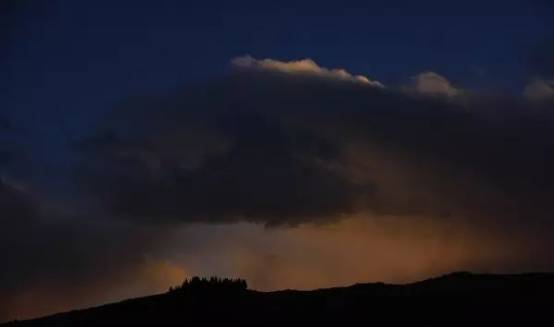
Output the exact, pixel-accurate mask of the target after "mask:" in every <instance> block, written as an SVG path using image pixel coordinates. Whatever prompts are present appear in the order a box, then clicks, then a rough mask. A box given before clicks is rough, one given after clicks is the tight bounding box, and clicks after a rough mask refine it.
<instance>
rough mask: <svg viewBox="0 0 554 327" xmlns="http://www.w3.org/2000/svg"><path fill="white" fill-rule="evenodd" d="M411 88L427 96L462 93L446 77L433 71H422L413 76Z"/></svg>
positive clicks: (451, 95) (449, 95)
mask: <svg viewBox="0 0 554 327" xmlns="http://www.w3.org/2000/svg"><path fill="white" fill-rule="evenodd" d="M413 89H414V91H416V92H417V93H420V94H423V95H428V96H442V97H454V96H459V95H462V94H463V90H461V89H459V88H456V87H454V86H453V85H452V83H450V81H449V80H448V79H446V77H444V76H442V75H439V74H437V73H435V72H424V73H421V74H419V75H417V76H415V77H414V78H413Z"/></svg>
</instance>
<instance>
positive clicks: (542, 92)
mask: <svg viewBox="0 0 554 327" xmlns="http://www.w3.org/2000/svg"><path fill="white" fill-rule="evenodd" d="M523 95H524V96H525V97H526V98H528V99H529V100H534V101H543V100H550V99H554V80H543V79H536V80H534V81H532V82H531V83H529V84H528V85H527V86H526V87H525V90H524V91H523Z"/></svg>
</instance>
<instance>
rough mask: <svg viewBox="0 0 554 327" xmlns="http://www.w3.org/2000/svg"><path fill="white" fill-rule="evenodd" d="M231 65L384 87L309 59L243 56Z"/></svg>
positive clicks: (379, 83) (364, 77)
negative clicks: (288, 59)
mask: <svg viewBox="0 0 554 327" xmlns="http://www.w3.org/2000/svg"><path fill="white" fill-rule="evenodd" d="M231 64H232V65H233V66H235V67H239V68H246V69H260V70H268V71H278V72H282V73H287V74H305V75H314V76H319V77H324V78H331V79H338V80H344V81H352V82H358V83H363V84H368V85H370V86H374V87H379V88H384V87H385V86H384V85H383V84H382V83H381V82H379V81H374V80H370V79H369V78H367V77H366V76H363V75H352V74H350V73H349V72H348V71H346V70H344V69H341V68H333V69H329V68H325V67H321V66H319V65H318V64H317V63H316V62H315V61H313V60H312V59H310V58H306V59H301V60H291V61H280V60H275V59H269V58H267V59H256V58H253V57H252V56H250V55H245V56H241V57H236V58H233V59H232V60H231Z"/></svg>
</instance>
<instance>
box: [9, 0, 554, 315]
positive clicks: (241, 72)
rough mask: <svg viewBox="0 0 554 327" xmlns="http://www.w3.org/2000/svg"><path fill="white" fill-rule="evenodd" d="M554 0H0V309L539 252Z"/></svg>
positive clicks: (524, 262) (535, 264) (512, 259)
mask: <svg viewBox="0 0 554 327" xmlns="http://www.w3.org/2000/svg"><path fill="white" fill-rule="evenodd" d="M552 167H554V4H553V2H552V1H550V0H494V1H493V0H491V1H483V0H480V1H469V0H466V1H430V0H428V1H412V0H389V1H360V2H350V1H340V2H339V1H336V2H334V3H329V4H328V3H324V2H321V1H298V2H287V1H271V2H264V1H252V2H244V1H221V2H216V1H199V2H196V1H159V0H158V1H136V0H135V1H99V0H96V1H84V0H83V1H81V0H77V1H61V0H49V1H40V0H36V1H32V0H0V254H1V256H0V260H1V266H2V269H0V321H4V320H9V319H14V318H29V317H35V316H39V315H44V314H48V313H53V312H58V311H61V310H69V309H73V308H80V307H86V306H91V305H98V304H101V303H106V302H109V301H115V300H120V299H124V298H128V297H134V296H140V295H146V294H150V293H155V292H161V291H165V290H166V289H167V288H168V287H169V286H171V285H176V284H179V283H180V282H181V281H182V280H183V279H184V278H185V277H188V276H193V275H207V276H210V275H220V276H230V277H241V278H245V279H247V280H248V282H249V286H250V287H252V288H254V289H259V290H275V289H282V288H298V289H310V288H318V287H329V286H337V285H347V284H352V283H356V282H367V281H386V282H407V281H413V280H418V279H421V278H426V277H430V276H435V275H438V274H441V273H446V272H450V271H455V270H472V271H480V272H526V271H551V270H553V269H554V256H553V254H552V253H551V251H550V249H551V248H552V247H553V246H554V237H553V236H552V235H554V234H553V233H554V217H553V214H552V213H553V212H554V204H553V203H552V199H553V198H554V171H553V170H552Z"/></svg>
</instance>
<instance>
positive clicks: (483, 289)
mask: <svg viewBox="0 0 554 327" xmlns="http://www.w3.org/2000/svg"><path fill="white" fill-rule="evenodd" d="M553 296H554V273H524V274H476V273H470V272H454V273H450V274H446V275H442V276H437V277H433V278H429V279H425V280H421V281H417V282H413V283H408V284H386V283H381V282H376V283H357V284H354V285H351V286H344V287H332V288H321V289H315V290H290V289H286V290H278V291H271V292H261V291H256V290H250V289H247V287H246V282H245V281H244V280H240V279H239V280H230V279H217V278H211V279H200V278H197V277H195V278H193V279H191V280H185V282H184V283H183V284H182V285H180V286H177V287H175V288H173V287H172V288H170V290H169V291H168V292H166V293H162V294H156V295H150V296H145V297H139V298H133V299H127V300H123V301H120V302H115V303H110V304H104V305H101V306H97V307H92V308H87V309H80V310H73V311H69V312H64V313H57V314H54V315H50V316H46V317H41V318H36V319H31V320H22V321H13V322H8V323H4V324H0V326H6V327H8V326H14V327H18V326H23V327H25V326H31V327H34V326H177V325H192V326H197V325H201V324H205V325H209V326H211V325H214V324H215V325H223V326H283V325H308V326H313V325H339V326H341V325H342V326H345V325H348V326H350V325H352V326H353V325H359V324H364V323H386V324H389V325H390V324H392V325H397V324H406V323H410V324H416V325H419V324H425V325H441V326H444V325H449V326H450V325H456V326H458V325H459V326H469V325H481V324H483V323H490V324H493V325H498V324H501V323H502V324H513V323H519V324H526V325H529V324H531V323H537V324H538V323H539V322H542V323H543V324H544V322H545V321H552V320H554V319H553V318H552V317H551V311H552V309H551V301H552V298H553Z"/></svg>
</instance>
